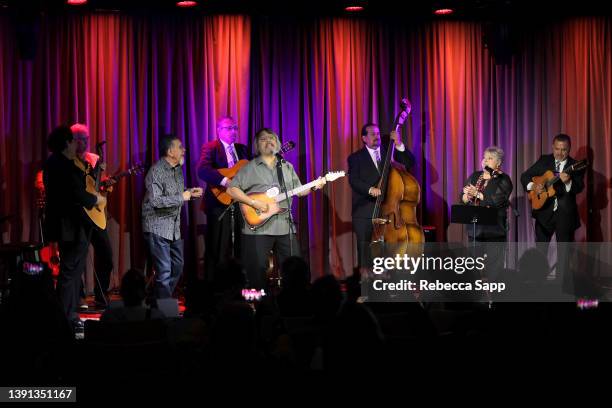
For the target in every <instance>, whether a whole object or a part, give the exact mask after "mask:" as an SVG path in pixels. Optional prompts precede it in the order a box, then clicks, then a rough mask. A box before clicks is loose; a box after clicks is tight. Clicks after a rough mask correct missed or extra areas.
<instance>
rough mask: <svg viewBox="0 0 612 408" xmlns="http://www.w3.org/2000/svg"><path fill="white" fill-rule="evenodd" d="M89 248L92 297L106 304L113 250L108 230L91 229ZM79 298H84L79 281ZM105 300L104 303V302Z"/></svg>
mask: <svg viewBox="0 0 612 408" xmlns="http://www.w3.org/2000/svg"><path fill="white" fill-rule="evenodd" d="M91 246H93V249H94V270H95V275H94V295H95V299H96V302H99V303H108V299H107V298H106V295H107V292H108V287H109V286H110V277H111V272H112V271H113V248H112V247H111V243H110V238H109V236H108V230H106V229H104V230H101V229H98V228H93V229H92V231H91ZM80 295H81V297H85V291H84V290H83V283H82V281H81V293H80ZM105 300H106V301H105Z"/></svg>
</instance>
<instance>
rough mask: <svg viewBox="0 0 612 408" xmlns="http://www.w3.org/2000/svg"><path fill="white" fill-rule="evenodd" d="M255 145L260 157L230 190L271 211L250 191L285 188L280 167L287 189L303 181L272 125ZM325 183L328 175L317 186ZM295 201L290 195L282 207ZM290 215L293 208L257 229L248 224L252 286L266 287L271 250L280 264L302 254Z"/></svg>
mask: <svg viewBox="0 0 612 408" xmlns="http://www.w3.org/2000/svg"><path fill="white" fill-rule="evenodd" d="M255 145H256V146H257V152H258V153H259V156H257V157H256V158H255V159H253V160H252V161H251V162H249V163H248V164H247V165H246V166H245V167H243V168H242V169H241V170H240V171H239V172H238V174H237V175H236V177H234V179H233V180H232V181H231V182H230V188H229V189H228V193H229V194H230V195H231V197H232V198H233V199H234V200H236V201H238V202H240V203H244V204H247V205H249V206H251V207H253V208H255V209H256V210H259V211H264V212H265V211H268V204H266V203H263V202H261V201H259V200H253V199H251V198H250V197H249V196H248V195H247V193H249V192H265V191H266V190H267V189H268V188H270V187H271V186H281V187H282V183H281V180H279V171H278V169H279V168H280V170H281V171H282V175H283V178H284V180H285V185H286V188H287V189H289V190H291V189H294V188H297V187H300V186H301V185H302V183H301V182H300V179H299V178H298V176H297V174H296V173H295V170H294V169H293V166H292V165H291V163H288V162H286V161H284V160H281V158H280V157H277V153H278V152H279V150H280V141H279V139H278V136H277V135H276V133H274V131H272V130H271V129H268V128H264V129H261V130H260V131H259V132H257V134H256V135H255ZM325 183H326V180H325V178H319V179H318V182H317V183H316V185H315V186H314V187H313V188H314V189H321V188H323V186H324V185H325ZM310 191H311V190H308V189H307V190H306V191H304V192H302V193H300V194H299V195H300V196H306V195H308V194H309V193H310ZM281 194H282V192H281ZM291 203H292V199H291V198H290V199H289V202H287V201H283V202H281V203H280V206H281V207H283V208H288V209H291ZM289 216H290V211H287V212H286V213H284V214H276V215H273V216H272V218H271V219H270V220H269V221H268V222H266V223H265V224H264V225H263V226H261V227H260V228H258V229H255V230H252V229H250V228H249V227H248V226H247V225H246V223H245V225H244V227H243V229H242V262H243V263H244V264H245V265H246V270H247V277H248V280H249V284H250V286H251V287H252V288H257V289H261V288H264V287H265V276H266V269H267V263H268V254H269V252H270V250H272V249H274V251H275V252H276V256H277V258H278V263H279V264H281V265H282V263H283V261H284V260H285V259H286V258H288V257H289V256H299V255H300V249H299V245H298V242H297V238H296V234H295V226H294V225H293V224H292V223H291V221H290V218H289Z"/></svg>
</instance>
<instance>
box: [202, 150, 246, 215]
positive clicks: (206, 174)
mask: <svg viewBox="0 0 612 408" xmlns="http://www.w3.org/2000/svg"><path fill="white" fill-rule="evenodd" d="M234 148H235V149H236V153H237V154H238V160H242V159H247V160H251V154H250V153H249V152H248V150H247V147H246V146H245V145H243V144H240V143H234ZM223 168H227V156H226V154H225V148H224V147H223V143H221V141H220V140H219V139H216V140H213V141H212V142H208V143H206V144H204V146H202V152H201V154H200V161H199V163H198V177H200V179H201V180H203V181H205V182H206V190H205V191H204V209H205V211H206V212H207V213H211V212H213V211H215V210H219V209H221V210H223V209H225V206H224V205H223V204H221V203H220V202H219V200H217V198H216V197H215V196H214V195H213V193H212V191H211V190H210V187H211V186H219V185H221V181H222V180H223V176H222V175H221V173H219V171H218V169H223Z"/></svg>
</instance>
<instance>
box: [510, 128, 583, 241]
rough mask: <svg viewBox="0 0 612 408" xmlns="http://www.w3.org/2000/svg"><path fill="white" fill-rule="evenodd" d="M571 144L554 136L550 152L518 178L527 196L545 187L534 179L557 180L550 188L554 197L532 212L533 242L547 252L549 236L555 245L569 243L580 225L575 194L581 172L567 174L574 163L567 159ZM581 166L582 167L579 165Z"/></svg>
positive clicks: (562, 138) (579, 183) (560, 135)
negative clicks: (547, 176) (547, 177)
mask: <svg viewBox="0 0 612 408" xmlns="http://www.w3.org/2000/svg"><path fill="white" fill-rule="evenodd" d="M571 145H572V142H571V139H570V137H569V136H568V135H566V134H563V133H561V134H558V135H557V136H555V137H554V138H553V144H552V149H553V153H552V154H548V155H543V156H541V157H540V159H539V160H538V161H537V162H535V164H534V165H533V166H531V167H530V168H528V169H527V170H526V171H525V172H524V173H523V174H522V175H521V184H522V185H523V187H524V188H525V191H526V192H527V193H529V194H531V196H534V194H535V195H539V194H543V193H545V190H546V186H545V185H544V184H543V183H542V182H539V183H537V182H534V181H533V180H534V178H535V180H536V181H538V178H539V177H540V176H542V175H544V174H545V173H546V172H547V171H551V172H553V174H554V176H556V177H558V180H556V182H555V183H554V184H553V185H552V187H553V188H554V193H555V194H554V195H552V194H550V195H551V197H550V198H548V199H547V200H546V202H545V203H544V205H543V206H542V207H541V208H539V209H535V207H534V209H532V212H531V214H532V216H533V218H535V220H536V222H535V234H536V241H537V242H541V243H544V245H543V246H542V247H541V248H542V250H543V251H545V252H548V243H549V242H550V240H551V238H552V236H553V234H555V235H556V238H557V242H573V241H574V232H575V231H576V229H577V228H578V227H579V226H580V217H579V216H578V206H577V205H576V194H578V193H580V192H581V191H582V190H583V189H584V181H583V177H584V170H582V169H580V170H576V171H571V169H573V168H572V166H574V165H575V164H576V163H577V161H576V160H574V159H573V158H571V157H570V156H569V152H570V148H571ZM582 167H583V166H582Z"/></svg>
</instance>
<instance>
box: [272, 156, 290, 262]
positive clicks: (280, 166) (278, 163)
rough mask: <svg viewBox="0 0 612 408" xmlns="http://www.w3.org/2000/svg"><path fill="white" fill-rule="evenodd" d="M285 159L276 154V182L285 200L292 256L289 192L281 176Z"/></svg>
mask: <svg viewBox="0 0 612 408" xmlns="http://www.w3.org/2000/svg"><path fill="white" fill-rule="evenodd" d="M284 161H285V159H283V157H282V156H281V155H280V154H278V153H277V154H276V171H277V173H278V181H279V183H280V187H281V193H282V192H283V191H284V192H285V200H287V206H288V211H287V222H288V223H289V255H290V256H293V234H294V229H293V228H294V223H293V212H292V211H291V203H290V201H289V191H288V190H287V185H286V184H285V177H284V175H283V162H284Z"/></svg>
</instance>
